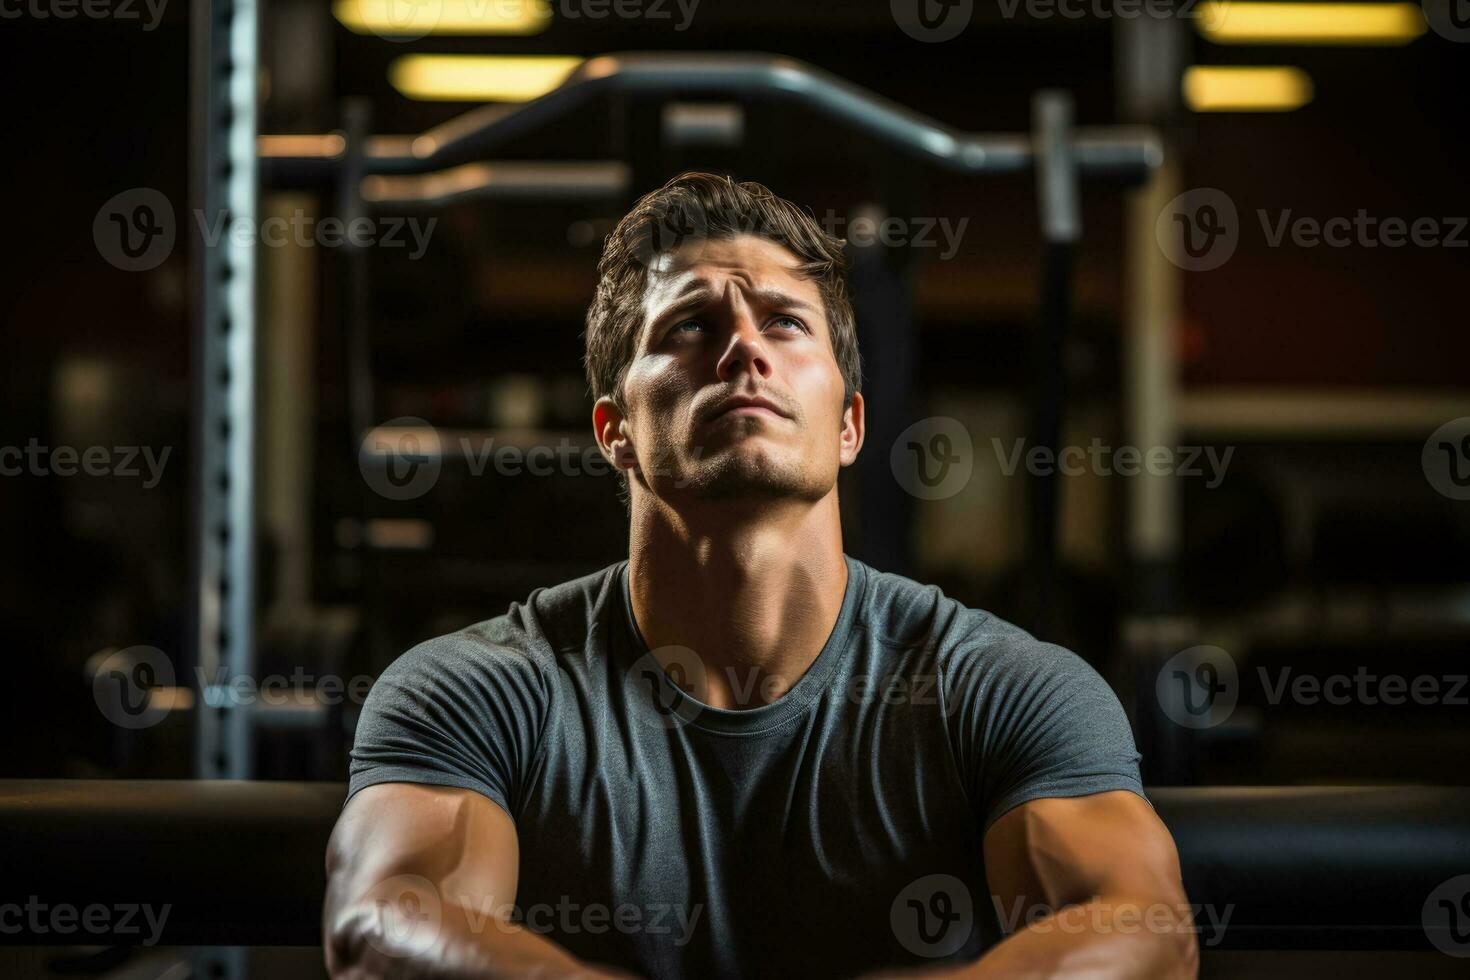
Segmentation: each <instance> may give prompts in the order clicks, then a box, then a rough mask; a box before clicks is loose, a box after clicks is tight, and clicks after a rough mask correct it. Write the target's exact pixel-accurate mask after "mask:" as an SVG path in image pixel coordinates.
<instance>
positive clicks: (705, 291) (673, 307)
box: [653, 279, 820, 323]
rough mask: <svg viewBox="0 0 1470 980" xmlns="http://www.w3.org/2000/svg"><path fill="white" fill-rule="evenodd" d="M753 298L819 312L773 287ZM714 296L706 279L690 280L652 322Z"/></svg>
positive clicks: (704, 301)
mask: <svg viewBox="0 0 1470 980" xmlns="http://www.w3.org/2000/svg"><path fill="white" fill-rule="evenodd" d="M753 293H754V295H755V298H756V299H757V300H759V301H760V302H761V303H762V304H763V305H765V306H768V307H777V308H780V309H788V310H802V311H804V312H807V313H818V312H820V310H819V309H818V308H817V307H815V306H813V305H812V304H811V303H808V302H807V301H806V300H804V299H798V298H797V297H795V296H792V295H791V294H790V293H787V292H783V291H782V290H780V289H776V288H775V287H773V286H767V287H765V288H762V289H756V290H753ZM713 295H714V291H713V290H712V289H710V284H709V280H708V279H691V280H689V282H688V283H687V284H685V286H684V288H683V289H682V290H681V291H680V292H679V294H678V296H677V297H676V298H675V300H674V301H673V302H672V303H670V304H669V305H668V306H666V307H664V308H663V309H662V310H659V311H657V312H656V313H654V317H653V322H655V323H658V322H662V321H663V320H664V319H665V318H666V317H670V316H674V315H676V314H677V313H679V312H680V311H682V310H686V309H689V308H690V307H695V306H700V305H702V304H704V303H706V302H708V301H709V300H710V299H711V298H712V297H713Z"/></svg>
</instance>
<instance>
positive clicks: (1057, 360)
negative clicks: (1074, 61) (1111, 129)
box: [1024, 90, 1082, 632]
mask: <svg viewBox="0 0 1470 980" xmlns="http://www.w3.org/2000/svg"><path fill="white" fill-rule="evenodd" d="M1032 124H1033V127H1034V132H1035V136H1034V138H1033V143H1034V145H1035V147H1036V194H1037V201H1038V203H1039V205H1040V210H1041V231H1042V240H1043V242H1044V248H1045V251H1044V253H1043V255H1042V276H1041V314H1040V319H1039V321H1038V323H1037V326H1036V333H1035V336H1034V339H1033V348H1032V388H1031V411H1030V419H1031V424H1030V429H1031V441H1032V445H1033V446H1036V447H1039V448H1042V449H1045V450H1047V451H1049V452H1050V453H1051V454H1052V458H1053V459H1055V458H1056V453H1057V452H1058V451H1059V450H1060V449H1061V441H1062V423H1063V419H1064V418H1065V415H1066V397H1067V390H1066V388H1067V386H1066V345H1067V334H1068V332H1069V326H1070V320H1071V316H1072V259H1073V254H1072V253H1073V251H1074V249H1075V248H1076V243H1077V240H1078V239H1079V238H1080V237H1081V234H1082V211H1081V202H1080V200H1079V197H1080V195H1079V192H1078V168H1077V158H1076V154H1075V150H1074V147H1073V142H1072V97H1071V95H1069V94H1068V93H1066V92H1058V91H1052V90H1047V91H1042V92H1038V93H1036V96H1035V97H1034V98H1033V100H1032ZM1027 488H1028V491H1029V493H1028V500H1027V524H1028V534H1027V551H1028V560H1027V566H1028V574H1027V575H1026V576H1025V577H1024V580H1025V581H1026V582H1027V596H1026V600H1027V606H1028V607H1029V612H1030V616H1031V620H1032V621H1031V622H1030V623H1028V624H1026V625H1027V626H1028V627H1030V628H1031V630H1032V631H1033V632H1037V631H1040V632H1045V631H1046V630H1047V629H1048V627H1049V626H1050V624H1051V618H1052V613H1053V606H1054V602H1055V594H1054V593H1055V590H1056V571H1057V515H1058V511H1059V509H1060V485H1059V483H1058V481H1057V476H1056V467H1052V468H1051V469H1050V470H1045V471H1043V472H1042V473H1039V474H1036V475H1033V476H1032V477H1031V479H1030V482H1029V483H1028V484H1027Z"/></svg>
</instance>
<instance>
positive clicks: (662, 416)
mask: <svg viewBox="0 0 1470 980" xmlns="http://www.w3.org/2000/svg"><path fill="white" fill-rule="evenodd" d="M797 266H798V263H797V260H796V257H795V256H794V255H792V254H791V253H790V252H788V251H787V250H786V249H784V248H782V247H781V246H780V245H777V244H776V243H774V242H771V241H769V240H767V239H764V238H759V237H756V236H753V235H740V236H737V237H735V238H732V239H726V240H717V241H701V242H696V243H693V244H691V245H689V246H686V247H685V249H683V250H682V251H680V252H678V253H672V254H668V255H665V256H662V257H661V258H660V260H659V261H658V262H656V263H655V264H654V266H653V267H652V268H651V269H650V271H649V275H648V286H647V289H646V291H645V293H644V298H643V312H644V323H643V327H642V331H641V333H640V334H639V336H638V340H637V343H636V345H635V348H634V355H633V361H632V363H631V364H630V365H629V368H628V373H627V377H626V379H625V381H624V384H623V397H624V405H625V407H626V415H624V414H623V413H620V412H619V411H618V410H617V408H616V406H614V405H613V404H612V400H611V399H608V398H604V399H602V400H600V401H599V402H598V405H597V408H596V410H595V412H594V426H595V427H596V429H597V432H598V437H599V439H600V440H601V441H602V442H603V446H604V448H605V449H610V450H613V451H614V452H615V454H616V450H618V449H619V448H620V447H619V446H617V445H614V442H615V441H616V440H618V439H624V440H627V441H628V442H630V443H631V451H632V454H633V455H634V456H636V459H637V464H638V469H639V471H640V472H639V473H632V474H630V479H631V480H632V481H633V482H635V483H637V482H639V477H640V474H641V478H642V482H644V483H645V484H646V485H647V486H648V487H649V488H650V489H651V490H652V491H653V493H654V494H655V495H657V496H659V497H660V498H668V497H672V496H675V495H678V494H691V493H692V494H695V495H697V496H702V497H706V498H729V497H746V498H761V497H770V498H776V497H796V498H800V499H806V500H812V501H815V500H820V499H821V498H822V497H824V496H825V495H826V494H828V493H829V492H831V490H832V488H833V487H834V485H835V484H836V480H837V473H838V470H839V469H840V468H841V467H842V466H846V465H848V464H849V463H851V462H852V461H853V460H854V459H856V458H857V452H858V449H859V448H860V447H861V446H862V427H863V420H862V396H861V395H854V396H853V402H852V405H850V406H849V407H848V408H847V409H846V410H844V409H843V406H842V397H843V378H842V372H841V371H840V370H839V368H838V366H837V360H836V357H835V355H834V353H833V347H832V339H831V335H830V331H829V327H828V324H827V317H826V313H825V310H824V306H823V303H822V297H821V293H820V291H819V290H818V287H817V284H816V283H815V282H814V281H811V280H806V279H802V278H800V277H799V276H798V275H797V274H796V270H797ZM731 399H736V400H737V401H736V404H737V406H738V400H740V399H753V400H761V401H764V402H766V403H767V406H768V407H762V406H759V405H743V406H739V407H730V406H731ZM623 448H624V449H625V450H626V447H623ZM635 492H636V491H635Z"/></svg>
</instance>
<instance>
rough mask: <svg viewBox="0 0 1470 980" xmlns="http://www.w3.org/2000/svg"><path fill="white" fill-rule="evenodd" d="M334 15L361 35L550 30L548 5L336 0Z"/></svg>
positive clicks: (541, 1)
mask: <svg viewBox="0 0 1470 980" xmlns="http://www.w3.org/2000/svg"><path fill="white" fill-rule="evenodd" d="M332 14H333V16H335V17H336V18H337V20H339V21H341V23H342V26H343V27H346V28H347V29H348V30H350V31H354V32H356V33H358V34H377V35H378V36H379V37H406V38H419V37H423V36H424V35H426V34H539V33H541V32H542V31H544V30H546V28H547V27H548V26H550V24H551V4H550V3H549V2H548V0H336V3H334V4H333V5H332Z"/></svg>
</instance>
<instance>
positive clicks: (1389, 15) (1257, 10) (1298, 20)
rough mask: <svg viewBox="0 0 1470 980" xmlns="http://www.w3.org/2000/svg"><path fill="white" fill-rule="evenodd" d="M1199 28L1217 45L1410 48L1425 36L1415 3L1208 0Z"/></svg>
mask: <svg viewBox="0 0 1470 980" xmlns="http://www.w3.org/2000/svg"><path fill="white" fill-rule="evenodd" d="M1452 2H1453V0H1452ZM1195 26H1196V27H1197V28H1198V30H1199V32H1200V33H1201V34H1202V35H1204V36H1205V37H1206V38H1208V39H1209V40H1211V41H1214V42H1215V43H1216V44H1343V45H1352V44H1364V45H1367V44H1408V43H1409V42H1410V41H1412V40H1414V39H1415V38H1416V37H1418V36H1419V35H1420V34H1423V33H1424V30H1425V23H1424V13H1423V11H1422V10H1420V9H1419V5H1418V4H1416V3H1257V2H1253V0H1206V2H1204V3H1201V4H1200V5H1199V9H1198V11H1197V14H1196V19H1195Z"/></svg>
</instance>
